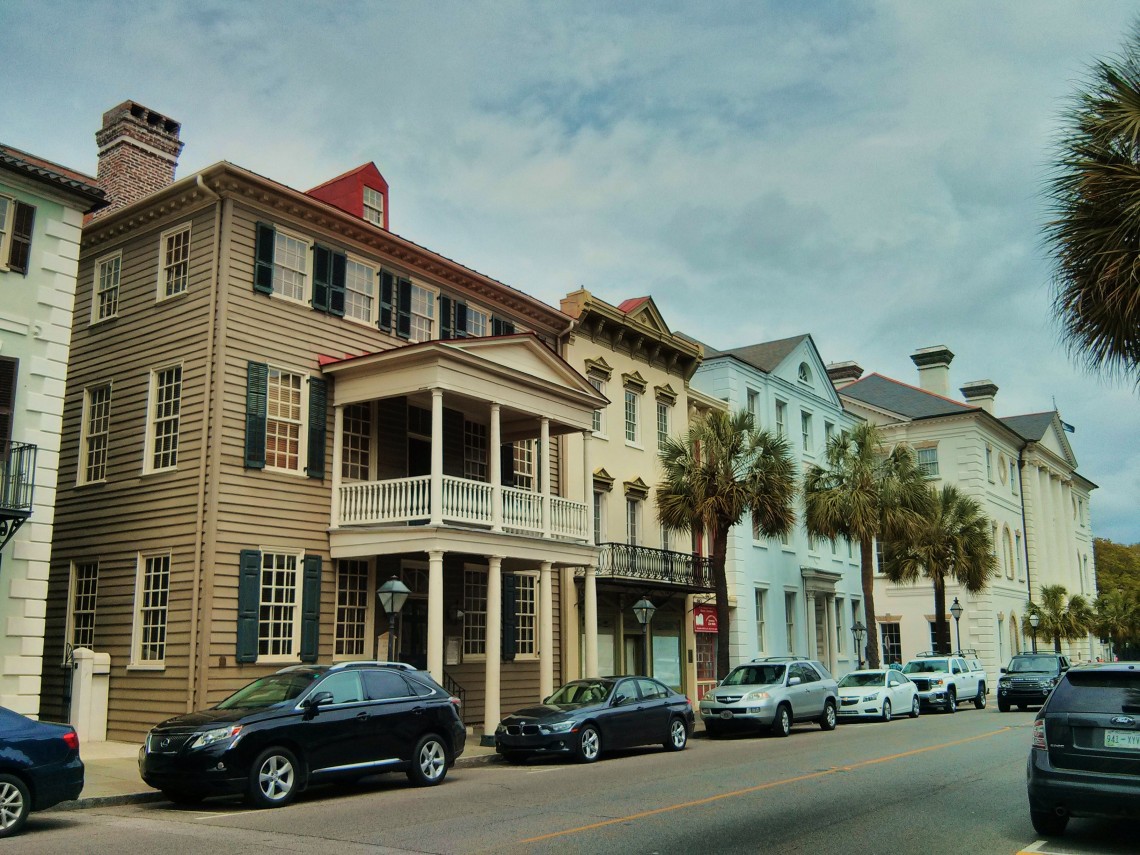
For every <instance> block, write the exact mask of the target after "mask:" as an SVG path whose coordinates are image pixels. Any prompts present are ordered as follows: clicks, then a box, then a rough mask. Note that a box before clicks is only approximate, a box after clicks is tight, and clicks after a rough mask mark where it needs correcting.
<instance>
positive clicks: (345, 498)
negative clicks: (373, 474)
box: [340, 475, 431, 525]
mask: <svg viewBox="0 0 1140 855" xmlns="http://www.w3.org/2000/svg"><path fill="white" fill-rule="evenodd" d="M430 517H431V478H430V477H429V476H427V475H421V476H419V477H416V478H393V479H390V480H388V481H364V482H360V483H354V484H342V485H341V488H340V524H341V525H368V524H371V523H390V522H411V521H412V520H426V519H429V518H430Z"/></svg>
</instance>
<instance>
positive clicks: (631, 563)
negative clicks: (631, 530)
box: [598, 543, 713, 592]
mask: <svg viewBox="0 0 1140 855" xmlns="http://www.w3.org/2000/svg"><path fill="white" fill-rule="evenodd" d="M598 546H599V547H600V548H601V553H600V554H599V556H598V578H599V579H601V578H607V577H608V578H611V579H615V580H624V581H630V582H648V583H653V584H658V585H666V586H674V587H676V588H678V589H681V590H686V591H694V592H696V591H712V590H713V582H712V573H711V568H710V566H709V558H708V557H706V556H702V555H696V554H693V553H689V552H672V551H670V550H668V549H654V548H652V547H648V546H634V545H632V544H629V543H600V544H598Z"/></svg>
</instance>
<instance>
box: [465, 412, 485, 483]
mask: <svg viewBox="0 0 1140 855" xmlns="http://www.w3.org/2000/svg"><path fill="white" fill-rule="evenodd" d="M463 477H464V478H467V479H468V480H471V481H487V480H488V470H487V426H486V425H485V424H480V423H479V422H472V421H468V420H467V419H464V420H463Z"/></svg>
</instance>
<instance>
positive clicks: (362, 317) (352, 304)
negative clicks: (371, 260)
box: [344, 258, 376, 324]
mask: <svg viewBox="0 0 1140 855" xmlns="http://www.w3.org/2000/svg"><path fill="white" fill-rule="evenodd" d="M344 288H345V299H344V316H345V317H346V318H352V319H353V320H354V321H360V322H361V323H365V324H371V323H374V318H375V303H376V271H375V270H373V269H372V268H371V267H369V266H368V265H367V264H361V263H360V262H359V261H353V260H352V259H351V258H350V259H348V260H346V261H345V265H344Z"/></svg>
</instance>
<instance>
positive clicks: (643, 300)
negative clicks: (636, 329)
mask: <svg viewBox="0 0 1140 855" xmlns="http://www.w3.org/2000/svg"><path fill="white" fill-rule="evenodd" d="M618 311H621V312H623V313H625V316H626V317H627V318H629V319H630V320H631V321H637V322H638V323H640V324H641V325H642V326H646V327H649V328H650V329H651V330H653V331H654V332H655V333H658V334H660V335H672V332H671V331H670V329H669V325H668V324H666V323H665V319H664V318H663V317H662V316H661V312H660V310H659V309H658V308H657V304H656V303H654V302H653V298H652V297H634V298H633V299H630V300H623V301H622V303H621V304H620V305H619V306H618Z"/></svg>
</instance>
